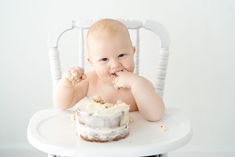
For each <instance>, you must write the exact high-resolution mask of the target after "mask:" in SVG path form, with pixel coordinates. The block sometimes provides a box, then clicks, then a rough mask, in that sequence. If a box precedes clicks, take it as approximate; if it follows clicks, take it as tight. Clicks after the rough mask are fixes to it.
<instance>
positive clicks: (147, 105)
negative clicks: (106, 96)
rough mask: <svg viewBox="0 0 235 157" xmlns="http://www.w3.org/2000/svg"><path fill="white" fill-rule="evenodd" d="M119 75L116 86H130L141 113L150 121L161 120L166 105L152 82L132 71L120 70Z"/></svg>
mask: <svg viewBox="0 0 235 157" xmlns="http://www.w3.org/2000/svg"><path fill="white" fill-rule="evenodd" d="M118 75H119V76H118V77H117V78H116V80H115V86H116V87H119V88H120V87H121V88H130V90H131V92H132V95H133V96H134V98H135V101H136V104H137V106H138V109H139V112H140V114H141V115H142V116H143V117H144V118H145V119H146V120H148V121H158V120H160V119H161V118H162V116H163V114H164V111H165V105H164V102H163V100H162V98H161V97H160V96H159V95H158V93H157V92H156V91H155V89H154V86H153V85H152V83H151V82H150V81H149V80H147V79H145V78H144V77H141V76H138V75H136V74H133V73H130V72H120V73H119V74H118Z"/></svg>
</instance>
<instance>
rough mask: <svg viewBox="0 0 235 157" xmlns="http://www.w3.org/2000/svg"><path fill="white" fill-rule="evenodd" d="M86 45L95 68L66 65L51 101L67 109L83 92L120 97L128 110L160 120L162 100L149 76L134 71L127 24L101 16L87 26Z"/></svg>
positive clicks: (110, 98)
mask: <svg viewBox="0 0 235 157" xmlns="http://www.w3.org/2000/svg"><path fill="white" fill-rule="evenodd" d="M87 46H88V62H89V63H90V64H91V65H92V67H93V68H94V71H91V72H87V73H85V72H84V70H83V69H82V68H81V67H72V68H70V69H68V70H67V71H66V72H65V74H64V75H63V78H62V79H61V80H60V81H59V83H58V85H57V86H56V88H55V90H54V93H53V101H54V103H55V104H56V105H57V106H59V107H60V108H62V109H67V108H70V107H72V106H73V105H75V104H76V103H77V102H78V101H80V100H81V99H82V98H84V97H86V96H87V97H92V96H97V95H98V96H100V97H101V98H102V99H103V100H104V101H105V102H110V103H116V102H117V100H122V101H123V102H125V103H126V104H129V105H130V112H131V111H137V110H138V111H139V112H140V114H141V115H142V116H143V117H144V118H145V119H146V120H148V121H158V120H160V119H161V117H162V116H163V114H164V110H165V106H164V103H163V100H162V99H161V97H160V96H159V95H158V93H157V92H156V91H155V89H154V87H153V85H152V84H151V82H150V81H149V80H147V79H146V78H144V77H142V76H139V75H137V74H134V73H133V72H134V67H135V65H134V54H135V48H134V47H133V46H132V42H131V39H130V35H129V32H128V29H127V27H126V26H125V25H124V24H122V23H121V22H119V21H117V20H113V19H101V20H99V21H97V22H96V23H94V24H93V25H92V26H91V28H90V29H89V31H88V34H87Z"/></svg>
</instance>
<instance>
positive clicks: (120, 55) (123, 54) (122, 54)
mask: <svg viewBox="0 0 235 157" xmlns="http://www.w3.org/2000/svg"><path fill="white" fill-rule="evenodd" d="M125 55H126V54H125V53H121V54H119V55H118V57H119V58H121V57H124V56H125Z"/></svg>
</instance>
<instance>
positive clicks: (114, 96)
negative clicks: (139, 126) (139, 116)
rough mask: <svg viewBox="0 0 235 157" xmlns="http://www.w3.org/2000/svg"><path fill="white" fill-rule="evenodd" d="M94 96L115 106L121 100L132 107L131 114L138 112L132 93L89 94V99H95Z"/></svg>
mask: <svg viewBox="0 0 235 157" xmlns="http://www.w3.org/2000/svg"><path fill="white" fill-rule="evenodd" d="M93 96H100V97H101V98H102V99H103V100H104V101H105V102H108V103H112V104H115V103H116V102H117V101H119V100H121V101H122V102H125V103H126V104H128V105H130V112H134V111H138V107H137V105H136V102H135V100H134V97H133V96H132V94H131V93H130V92H119V93H117V92H114V93H112V92H110V93H106V94H105V93H104V92H97V91H96V92H88V95H87V97H93Z"/></svg>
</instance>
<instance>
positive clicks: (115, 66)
mask: <svg viewBox="0 0 235 157" xmlns="http://www.w3.org/2000/svg"><path fill="white" fill-rule="evenodd" d="M120 66H121V63H120V62H119V61H118V60H113V61H112V63H111V67H112V69H114V68H117V67H120Z"/></svg>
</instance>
